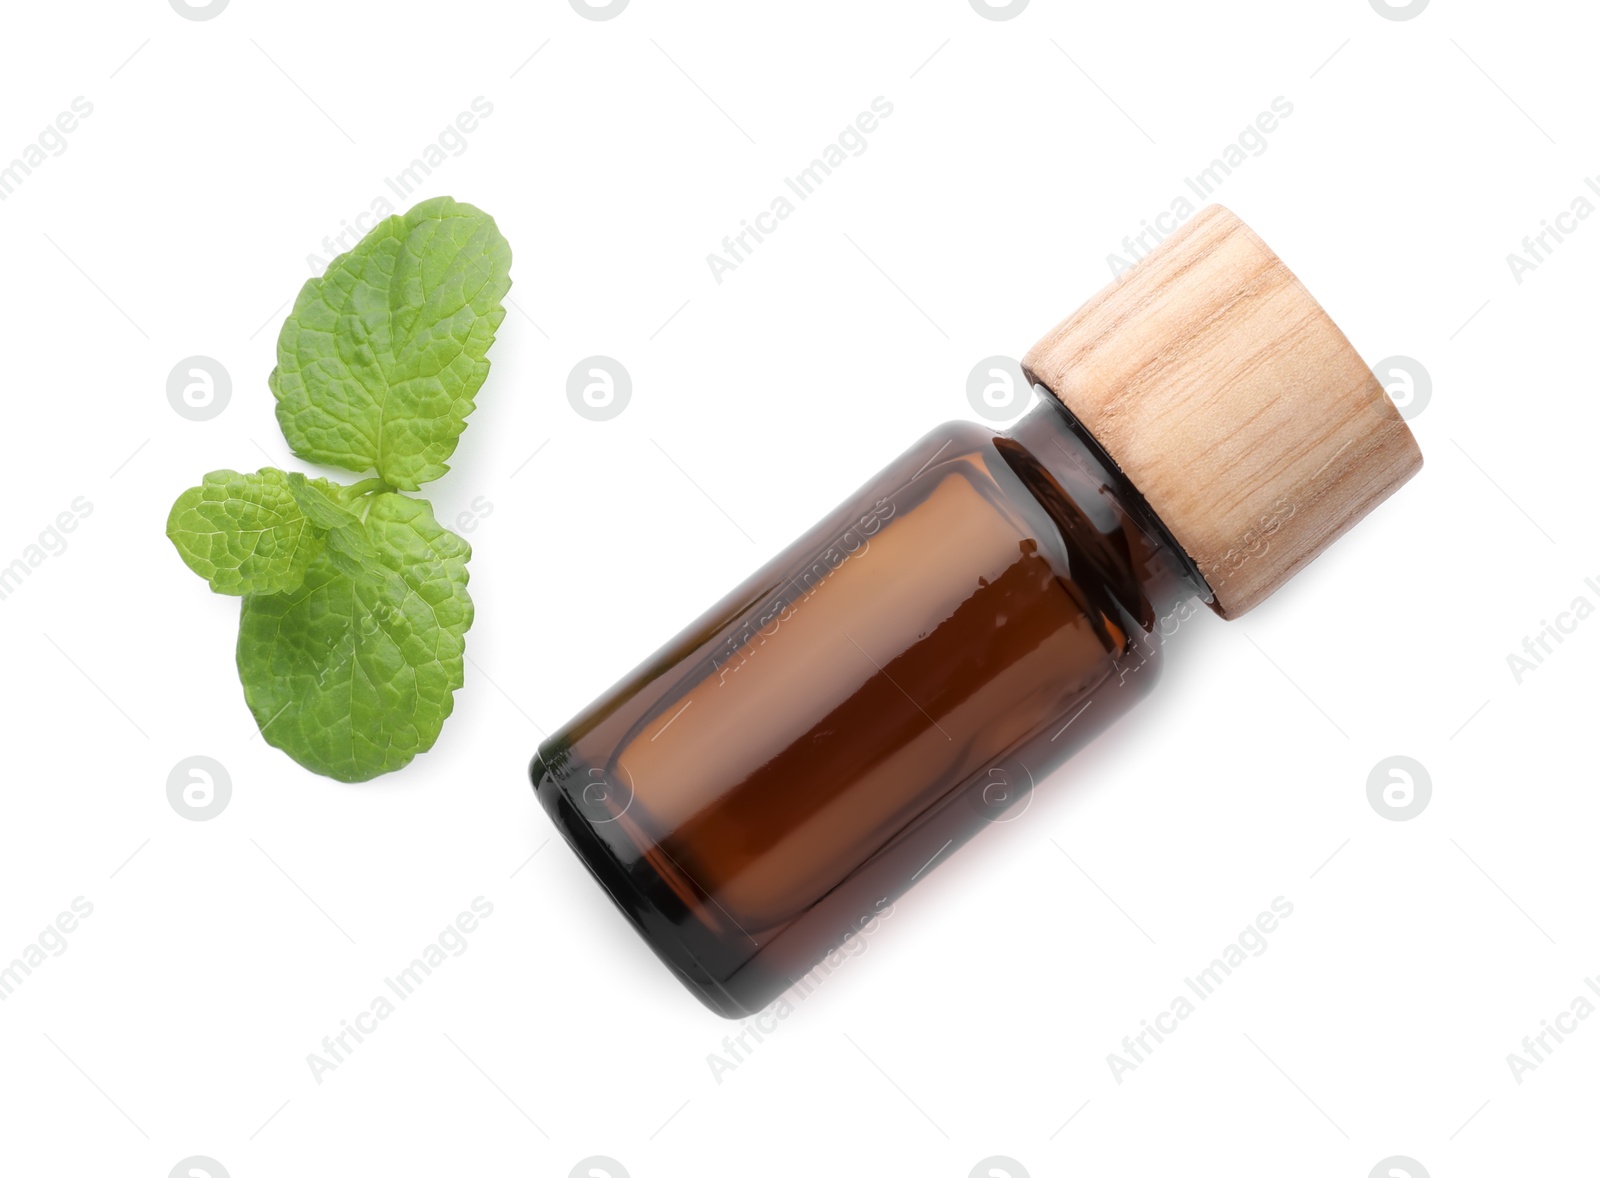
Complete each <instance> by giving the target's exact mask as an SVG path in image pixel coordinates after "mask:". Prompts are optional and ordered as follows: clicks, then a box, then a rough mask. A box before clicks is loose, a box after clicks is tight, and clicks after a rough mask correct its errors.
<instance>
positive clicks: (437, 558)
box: [167, 197, 511, 781]
mask: <svg viewBox="0 0 1600 1178" xmlns="http://www.w3.org/2000/svg"><path fill="white" fill-rule="evenodd" d="M510 268H511V249H510V246H508V245H507V244H506V241H505V239H504V238H503V237H501V236H500V232H499V230H498V229H497V228H496V227H495V223H494V220H493V218H491V217H489V216H488V215H487V214H486V213H483V212H481V211H479V210H478V209H475V208H473V207H472V206H471V205H466V204H460V203H458V202H456V201H454V200H451V199H450V198H449V197H440V198H438V199H435V200H429V201H425V202H423V203H422V204H419V205H417V206H416V207H415V208H413V209H411V210H410V211H409V212H406V213H403V214H401V215H399V216H395V217H390V218H389V219H388V220H386V221H384V222H383V223H381V224H380V225H378V226H377V227H376V228H374V229H373V230H372V232H371V233H369V234H368V235H367V236H366V237H365V238H363V239H362V240H361V242H360V243H358V244H357V245H356V247H355V248H354V249H352V250H351V251H350V252H349V253H347V254H344V255H342V256H340V257H339V258H336V259H335V260H334V262H333V263H332V264H331V265H330V266H329V267H328V269H327V271H326V272H325V273H324V274H323V275H322V276H321V277H318V278H313V279H311V280H310V281H309V282H307V283H306V284H305V286H304V287H303V288H302V289H301V291H300V295H299V297H298V298H297V299H296V300H295V305H294V310H293V311H292V312H291V313H290V315H289V318H288V320H287V321H286V322H285V323H284V325H283V329H282V331H281V332H280V334H279V337H278V366H277V368H276V369H275V370H274V371H273V373H272V376H271V378H270V379H269V382H268V383H269V385H270V387H271V389H272V392H273V395H274V396H275V397H276V398H277V402H278V407H277V416H278V422H279V425H280V426H281V427H282V429H283V433H284V436H285V438H287V439H288V442H289V445H290V448H291V449H292V450H293V451H294V453H295V454H296V455H297V456H299V457H301V458H304V459H306V460H308V461H311V462H318V463H323V464H326V465H331V466H339V467H343V468H345V469H348V470H354V471H361V472H367V471H372V472H375V474H374V476H373V477H369V478H366V479H363V480H361V481H359V482H357V483H354V484H352V485H348V486H345V485H340V484H338V483H333V482H330V481H328V480H326V479H321V478H308V477H307V476H305V475H303V474H300V473H298V472H285V471H280V470H276V469H273V468H271V467H268V468H265V469H262V470H259V471H256V472H255V473H254V474H240V473H237V472H235V471H228V470H222V471H213V472H212V473H211V474H208V475H206V476H205V478H204V479H203V480H202V481H201V484H200V485H199V486H198V487H192V488H190V489H189V490H187V491H185V492H184V493H183V494H182V495H180V496H179V497H178V500H177V502H176V503H174V504H173V507H172V512H171V515H170V516H169V517H168V520H167V536H168V537H169V538H170V539H171V541H172V543H173V545H174V546H175V547H176V548H177V550H178V555H179V556H181V557H182V558H183V560H184V563H186V564H187V565H188V566H189V567H190V568H191V569H193V570H194V571H195V572H196V573H198V574H199V575H200V576H202V577H204V578H205V579H206V581H207V582H208V583H209V584H210V586H211V588H212V590H213V591H215V592H217V593H224V594H229V595H233V596H238V597H242V598H243V603H242V608H241V611H240V618H239V643H238V648H237V651H236V661H237V665H238V669H239V680H240V682H241V683H242V684H243V686H244V695H245V702H246V703H247V704H248V705H249V707H250V711H251V713H252V715H254V717H255V720H256V723H257V725H258V726H259V727H260V728H261V732H262V735H263V737H264V738H265V739H266V741H267V742H268V743H269V744H272V745H274V746H276V747H277V748H280V749H282V750H283V751H284V752H286V753H288V754H289V755H290V756H291V757H293V758H294V759H295V760H296V761H298V762H299V763H300V764H301V765H303V766H305V767H306V768H307V769H310V770H312V771H313V772H315V773H321V774H323V775H325V776H328V777H333V778H336V779H338V780H340V781H367V780H370V779H371V778H373V777H376V776H378V775H379V774H382V773H389V772H392V771H394V770H396V769H399V768H401V767H402V766H404V765H405V764H407V763H408V762H409V761H410V760H411V759H412V758H413V757H415V756H416V755H417V754H418V753H422V752H426V751H428V749H430V748H432V747H433V744H434V742H435V741H436V740H437V739H438V736H439V732H440V729H441V728H442V727H443V725H444V721H445V720H446V718H447V717H448V716H449V715H450V711H451V708H452V707H453V701H454V692H455V691H456V689H457V688H459V687H461V685H462V683H463V682H464V671H463V659H464V652H465V636H466V632H467V630H468V628H469V627H470V626H471V625H472V616H473V612H472V599H471V598H470V597H469V596H468V595H467V560H468V559H469V558H470V557H471V555H472V550H471V548H470V547H469V546H468V544H467V542H466V541H465V540H463V539H462V538H461V537H459V536H457V535H456V534H455V533H453V532H451V531H449V530H448V529H446V528H444V527H442V526H441V525H440V524H439V523H438V521H437V520H435V519H434V515H433V508H432V507H431V506H430V505H429V504H428V503H427V501H426V500H423V499H418V498H412V497H410V496H407V495H403V494H400V493H399V492H401V491H414V490H416V489H417V488H418V487H419V486H420V485H421V484H422V483H425V482H428V481H430V480H432V479H436V478H438V477H439V476H440V475H442V474H444V473H445V471H446V470H448V469H449V467H448V466H447V464H446V462H445V460H446V459H447V458H449V457H450V456H451V454H453V453H454V451H455V447H456V443H457V440H458V439H459V437H460V435H461V432H462V431H463V430H464V429H465V428H466V418H467V415H468V414H469V413H471V412H472V409H473V407H474V398H475V396H476V394H477V392H478V389H479V388H480V387H481V386H482V385H483V382H484V379H485V377H486V376H487V375H488V371H489V362H488V359H487V353H488V350H489V345H490V344H491V343H493V342H494V336H495V331H496V329H497V328H498V327H499V325H500V323H501V321H502V320H503V319H504V318H505V308H504V306H503V305H502V300H503V299H504V297H505V294H506V292H507V291H508V290H509V289H510V286H511V278H510Z"/></svg>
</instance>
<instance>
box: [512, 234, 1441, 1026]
mask: <svg viewBox="0 0 1600 1178" xmlns="http://www.w3.org/2000/svg"><path fill="white" fill-rule="evenodd" d="M1023 370H1024V373H1025V375H1026V376H1027V377H1028V379H1029V380H1030V381H1031V382H1033V383H1034V384H1035V385H1036V386H1038V387H1039V388H1040V391H1041V393H1042V395H1041V396H1040V397H1039V398H1038V402H1037V403H1036V404H1035V405H1034V407H1033V408H1032V409H1030V410H1029V411H1028V412H1027V413H1026V414H1025V415H1024V416H1023V417H1022V418H1021V419H1020V420H1019V421H1018V422H1017V424H1016V425H1015V426H1014V428H1012V429H1010V430H1008V431H1006V432H1004V433H996V432H994V431H993V430H990V429H987V428H984V427H982V426H979V425H976V424H971V423H968V422H957V423H952V424H949V425H945V426H942V427H940V428H938V429H936V430H934V431H933V432H932V433H930V434H928V435H927V436H926V437H924V438H923V439H922V440H921V441H919V442H917V443H916V444H915V445H913V446H912V447H911V448H910V449H909V450H907V451H906V452H905V453H904V454H902V455H901V456H900V457H899V458H897V459H895V460H894V461H893V462H891V463H890V464H889V465H888V466H887V467H885V468H884V469H883V470H882V471H881V472H879V473H878V474H877V475H875V476H874V477H873V478H872V479H870V480H869V481H868V482H867V483H866V485H865V486H863V487H862V488H861V489H860V490H859V491H858V492H857V493H856V494H855V495H854V496H853V497H851V498H850V499H849V500H848V501H847V502H845V503H844V504H843V505H841V506H840V507H839V508H838V509H837V510H836V511H834V512H833V513H832V514H831V515H829V516H828V517H827V518H825V519H823V520H822V521H821V522H819V523H818V524H817V525H816V526H815V527H813V528H812V529H811V530H810V531H809V532H807V533H806V534H805V535H803V536H801V537H800V538H799V539H798V540H796V541H795V542H794V543H793V544H791V545H790V546H789V547H788V548H787V549H786V550H785V551H784V552H783V553H781V554H780V555H779V556H777V557H775V558H774V559H773V560H772V561H770V562H769V563H768V564H767V565H766V566H764V567H763V568H761V569H760V570H759V571H757V572H756V573H755V574H754V575H752V576H751V577H750V578H749V579H748V580H746V581H745V582H744V583H743V584H741V585H739V586H738V587H737V588H735V589H734V590H733V591H732V592H730V593H729V594H728V595H727V596H726V597H724V598H723V599H722V600H721V601H719V602H718V603H717V604H716V605H714V606H712V607H711V608H710V609H709V610H708V611H707V612H706V613H705V614H703V615H702V616H701V617H700V618H699V619H698V620H697V621H695V622H693V623H692V624H691V625H689V627H688V628H687V629H685V630H684V631H683V632H682V633H680V634H679V635H678V636H677V637H676V638H674V639H673V640H672V641H671V642H669V643H668V644H667V645H666V646H665V647H663V648H662V649H661V650H659V651H657V652H656V653H655V654H654V655H652V656H651V657H650V658H649V659H647V660H646V661H645V662H644V663H642V664H641V665H640V666H639V667H638V669H637V670H635V671H634V672H633V673H632V674H630V675H629V676H628V677H627V678H626V679H624V680H623V681H622V682H621V683H618V684H617V685H616V686H615V687H613V688H612V689H611V690H610V691H609V692H607V693H606V694H605V695H604V696H602V697H601V698H600V699H599V700H597V701H595V702H594V703H593V704H591V705H590V706H589V707H588V708H586V709H585V710H584V711H583V712H582V714H580V715H579V716H578V717H577V718H576V719H574V720H573V721H572V722H571V723H569V724H568V725H567V726H566V727H565V728H563V729H562V730H561V731H560V732H558V733H556V734H555V735H554V736H552V737H551V738H550V739H549V740H547V741H545V743H544V744H543V745H541V746H540V748H539V751H538V753H537V755H536V756H535V757H534V759H533V763H532V765H531V767H530V773H531V776H532V778H533V783H534V788H535V789H536V791H537V793H538V795H539V800H540V801H541V802H542V803H543V805H544V807H545V809H546V810H547V811H548V812H549V814H550V816H551V817H552V818H553V819H554V820H555V823H556V826H557V827H558V828H559V829H560V831H561V833H562V834H563V835H564V836H565V837H566V839H567V841H568V842H569V843H570V844H571V846H572V847H573V849H574V850H575V851H576V852H577V853H578V855H579V856H580V857H581V858H582V859H583V861H584V863H585V864H586V865H587V866H588V868H589V870H590V871H591V872H592V873H593V874H594V876H595V878H596V879H598V880H599V882H600V883H601V884H602V885H603V886H604V887H605V888H606V890H607V891H608V892H609V893H610V894H611V898H612V899H613V900H614V901H615V902H616V904H617V906H618V907H619V908H621V909H622V911H623V912H624V913H625V914H626V915H627V916H628V918H629V919H630V920H631V921H632V922H633V924H634V927H635V928H637V929H638V931H639V932H640V934H642V935H643V936H644V938H645V940H646V941H647V942H648V943H649V944H650V946H651V948H652V949H654V950H655V952H656V953H657V954H658V955H659V956H660V958H661V959H662V960H663V961H664V962H665V963H666V964H667V965H668V966H669V967H670V968H671V969H672V970H673V972H674V973H676V974H677V976H678V978H679V979H680V980H681V981H682V982H683V983H684V984H685V985H686V986H688V987H689V989H690V990H692V991H693V992H694V993H695V994H696V995H697V996H699V998H700V999H701V1000H702V1001H703V1002H705V1003H706V1005H707V1006H709V1007H711V1009H713V1010H715V1011H716V1012H717V1013H719V1014H722V1015H726V1016H729V1017H740V1016H743V1015H747V1014H750V1013H752V1012H754V1011H756V1010H759V1009H760V1008H762V1007H763V1006H765V1005H766V1004H767V1003H769V1002H771V1001H772V1000H773V999H774V998H776V997H777V996H778V995H779V994H781V993H782V992H783V991H784V990H786V989H787V988H788V987H790V986H791V985H792V984H794V983H796V982H797V981H799V980H800V979H801V978H802V977H803V975H805V974H806V973H807V972H808V971H809V970H811V969H812V968H813V966H815V965H816V963H817V962H818V961H819V960H820V959H821V958H822V957H824V956H825V955H826V954H828V953H829V952H830V951H832V950H833V949H835V948H836V947H838V946H839V945H840V944H841V942H842V941H844V940H845V939H846V938H848V937H850V936H852V935H854V934H856V933H858V932H859V931H860V930H861V929H863V928H865V927H866V926H867V925H868V924H869V923H870V922H871V921H873V920H875V919H877V917H878V915H879V914H880V913H881V912H883V911H884V910H885V909H886V908H887V906H888V905H890V904H892V903H893V901H894V900H895V898H896V897H898V896H899V895H900V894H901V893H903V892H904V891H905V889H906V888H908V887H910V886H911V884H913V883H914V882H915V881H916V880H918V879H921V878H923V877H924V876H925V875H926V874H928V872H929V871H931V870H936V869H937V868H938V867H939V866H941V865H942V864H944V863H945V862H946V861H948V860H949V859H950V858H951V857H952V856H953V855H955V853H956V851H957V850H958V849H959V848H960V846H961V845H962V844H963V843H964V842H965V841H966V840H967V839H968V838H970V837H971V836H972V835H974V834H976V833H977V832H978V831H980V830H982V829H983V828H984V827H985V826H986V825H988V823H989V822H990V821H991V820H993V819H994V818H996V817H999V816H1001V814H1003V812H1004V809H1005V807H1006V806H1007V805H1009V804H1011V803H1012V802H1014V801H1015V799H1017V798H1018V797H1019V796H1022V795H1024V794H1026V793H1027V792H1028V791H1029V790H1031V789H1032V788H1033V787H1034V786H1035V785H1038V786H1040V787H1049V788H1060V786H1061V784H1062V783H1061V782H1046V781H1045V778H1047V777H1048V776H1049V775H1050V774H1051V773H1052V772H1053V771H1054V770H1055V769H1056V768H1057V767H1058V766H1060V765H1061V764H1062V762H1064V761H1065V760H1066V759H1067V758H1068V757H1069V756H1071V754H1072V753H1073V752H1074V751H1075V750H1077V749H1078V748H1081V747H1082V746H1083V745H1084V744H1086V743H1087V742H1088V741H1090V740H1092V739H1094V738H1095V737H1096V736H1097V735H1098V734H1099V733H1100V732H1101V731H1103V730H1104V729H1106V728H1107V727H1109V726H1111V725H1112V724H1113V723H1114V722H1115V721H1116V719H1117V717H1119V716H1120V715H1122V713H1123V712H1125V711H1126V710H1127V709H1128V708H1130V707H1132V706H1133V705H1134V704H1135V703H1136V702H1137V701H1138V700H1140V699H1142V698H1143V697H1144V696H1145V694H1146V693H1147V692H1148V691H1149V690H1150V688H1151V687H1152V686H1153V685H1154V683H1155V680H1156V676H1157V672H1158V668H1159V662H1160V654H1161V647H1162V639H1163V637H1164V635H1165V634H1167V633H1170V632H1171V630H1172V629H1173V628H1174V627H1176V626H1177V625H1179V624H1182V623H1183V622H1184V621H1185V620H1186V619H1188V618H1191V617H1194V616H1195V615H1197V614H1199V613H1201V612H1203V607H1209V608H1210V610H1211V611H1213V612H1215V613H1217V614H1219V615H1221V616H1222V617H1223V618H1235V617H1238V616H1239V615H1240V614H1242V613H1244V612H1245V611H1246V610H1248V609H1250V608H1251V607H1253V606H1254V605H1256V604H1257V603H1258V602H1260V601H1261V600H1262V599H1263V598H1265V597H1266V596H1267V595H1268V594H1270V593H1272V592H1274V591H1275V590H1276V589H1278V587H1279V586H1281V585H1282V584H1283V583H1284V582H1285V581H1287V580H1288V579H1289V578H1290V577H1291V576H1292V575H1293V574H1294V573H1295V572H1297V571H1298V570H1299V569H1300V568H1302V567H1303V566H1304V565H1305V564H1306V563H1307V562H1308V561H1310V560H1311V559H1312V558H1313V557H1315V556H1316V555H1317V554H1318V553H1319V552H1321V551H1322V550H1323V549H1324V548H1325V547H1327V546H1328V545H1329V544H1330V543H1332V542H1333V541H1334V540H1335V539H1337V538H1338V537H1339V536H1340V535H1341V534H1342V533H1343V532H1344V531H1345V530H1346V529H1348V528H1349V527H1351V526H1352V525H1353V524H1354V523H1356V521H1358V520H1359V519H1361V518H1362V517H1363V516H1364V515H1366V514H1367V512H1369V511H1370V510H1371V509H1372V508H1373V507H1375V506H1377V504H1378V503H1380V502H1381V501H1382V500H1383V499H1385V498H1386V497H1387V496H1388V495H1389V494H1390V493H1391V492H1393V491H1394V490H1395V489H1396V488H1397V487H1398V486H1400V484H1401V483H1403V482H1404V481H1405V480H1406V479H1407V478H1409V477H1410V476H1411V475H1412V474H1414V473H1415V472H1416V471H1417V469H1418V468H1419V467H1420V466H1421V464H1422V456H1421V454H1420V452H1419V451H1418V449H1417V446H1416V443H1415V441H1414V440H1413V438H1412V436H1411V434H1410V432H1409V430H1407V428H1406V426H1405V424H1404V423H1403V422H1402V421H1401V419H1400V415H1399V413H1398V412H1397V411H1396V409H1395V407H1394V404H1393V403H1392V401H1391V400H1390V399H1389V397H1388V396H1387V395H1386V394H1385V392H1384V390H1383V389H1382V388H1381V387H1380V386H1379V385H1378V382H1377V380H1376V379H1375V378H1374V376H1373V374H1372V372H1371V370H1370V369H1369V368H1368V367H1367V365H1366V364H1365V363H1363V361H1362V360H1361V357H1360V356H1359V355H1358V354H1357V353H1356V351H1355V349H1354V348H1353V347H1351V345H1350V343H1349V341H1348V340H1346V339H1345V337H1344V335H1343V334H1342V333H1341V332H1340V330H1339V329H1338V327H1337V326H1335V325H1334V323H1333V321H1332V320H1331V319H1330V318H1329V317H1328V316H1327V314H1326V313H1325V312H1324V311H1323V310H1322V308H1321V307H1320V306H1318V304H1317V303H1316V301H1315V300H1314V299H1313V298H1312V297H1311V296H1310V295H1309V294H1308V293H1307V292H1306V290H1305V288H1304V287H1303V286H1301V285H1300V283H1299V281H1298V280H1297V279H1296V278H1295V277H1294V275H1293V274H1291V273H1290V272H1289V270H1288V269H1287V267H1285V266H1284V264H1283V263H1282V262H1281V261H1280V260H1279V259H1278V258H1277V256H1276V255H1275V254H1274V253H1273V252H1272V251H1271V250H1270V249H1268V248H1267V246H1266V245H1265V244H1263V243H1262V241H1261V240H1260V238H1258V237H1257V236H1256V235H1255V234H1254V233H1253V232H1252V231H1251V230H1250V229H1249V228H1248V227H1247V226H1246V225H1245V224H1244V223H1243V222H1241V221H1240V220H1239V219H1238V218H1237V217H1235V216H1234V215H1233V214H1232V213H1230V212H1229V211H1227V210H1226V209H1224V208H1221V207H1219V206H1212V207H1210V208H1207V209H1205V210H1203V211H1202V212H1201V213H1200V214H1198V215H1197V216H1196V217H1195V218H1194V219H1193V220H1191V221H1190V222H1189V223H1188V224H1187V225H1185V226H1184V227H1183V228H1182V229H1181V230H1180V231H1179V232H1177V233H1176V234H1174V235H1173V236H1172V237H1170V238H1168V239H1167V240H1166V241H1165V242H1163V243H1162V244H1161V245H1160V246H1159V247H1158V248H1157V249H1156V250H1154V251H1153V252H1152V253H1151V254H1150V255H1149V256H1148V257H1147V258H1145V259H1144V260H1143V261H1142V262H1140V263H1139V264H1138V266H1136V267H1135V268H1134V269H1133V270H1132V271H1130V272H1129V273H1127V274H1125V275H1123V276H1122V278H1121V279H1120V281H1118V282H1114V283H1113V284H1112V285H1110V286H1108V287H1107V288H1106V289H1104V290H1103V291H1101V292H1100V293H1099V294H1098V295H1097V296H1095V297H1094V298H1093V299H1092V300H1091V301H1090V302H1089V303H1087V304H1086V305H1085V306H1084V307H1083V308H1082V309H1080V310H1079V311H1078V312H1077V313H1076V314H1074V315H1072V316H1070V317H1069V318H1068V319H1066V320H1065V321H1063V322H1062V323H1061V324H1059V325H1058V326H1057V327H1056V328H1055V329H1054V330H1052V331H1051V332H1050V333H1049V334H1048V335H1046V336H1045V338H1044V339H1043V340H1041V341H1040V342H1039V343H1038V344H1037V345H1036V346H1035V347H1034V348H1033V350H1032V351H1030V352H1029V353H1028V355H1027V357H1026V359H1025V360H1024V362H1023ZM1174 755H1175V756H1176V753H1175V754H1174Z"/></svg>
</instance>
